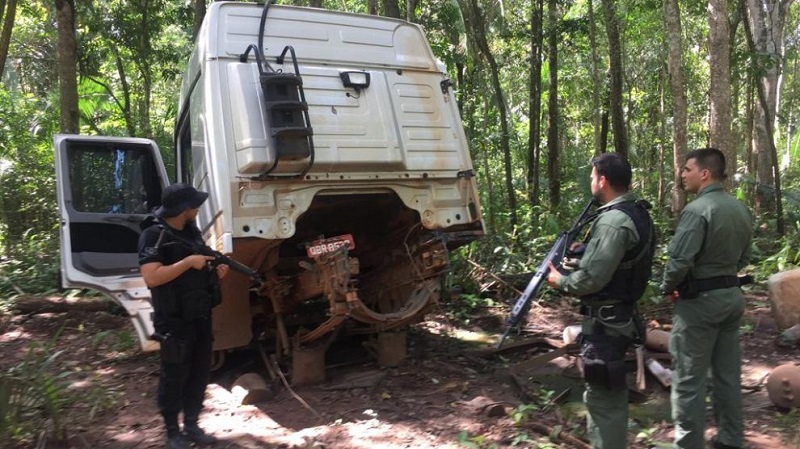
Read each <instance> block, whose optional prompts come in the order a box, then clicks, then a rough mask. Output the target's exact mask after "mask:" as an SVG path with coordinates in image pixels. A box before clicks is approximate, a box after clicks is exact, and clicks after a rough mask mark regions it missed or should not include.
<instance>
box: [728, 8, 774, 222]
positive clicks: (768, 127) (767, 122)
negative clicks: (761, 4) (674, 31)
mask: <svg viewBox="0 0 800 449" xmlns="http://www.w3.org/2000/svg"><path fill="white" fill-rule="evenodd" d="M744 2H745V0H739V11H741V12H742V13H744V12H745V11H747V9H746V8H745V5H744ZM751 12H752V11H751ZM743 19H744V20H743V23H744V31H745V37H746V38H747V44H748V47H749V48H750V52H751V54H752V59H753V63H754V67H753V69H754V72H755V73H756V74H758V73H764V72H765V71H766V70H767V68H765V67H763V66H762V65H761V62H760V59H761V58H758V57H757V55H758V44H757V43H756V41H755V37H754V35H753V28H752V27H751V23H750V21H749V20H748V19H747V18H743ZM765 78H766V77H765ZM767 84H768V83H767V82H758V81H757V82H756V94H757V96H758V101H757V102H756V105H758V106H760V107H761V110H762V114H761V118H762V120H761V121H760V123H759V120H758V109H755V111H756V112H755V114H754V117H755V122H754V133H753V134H758V132H756V131H755V130H756V129H758V127H759V126H763V128H764V137H765V140H766V146H767V148H766V150H764V151H766V152H767V153H769V157H770V158H771V160H772V161H771V162H772V163H771V164H769V167H768V169H764V171H765V172H768V175H770V176H772V179H773V182H774V186H775V187H774V189H772V190H773V196H772V199H774V204H775V212H776V216H777V217H776V218H777V224H776V227H777V231H778V234H781V235H783V231H784V229H783V204H782V203H783V202H782V200H781V197H782V193H781V178H780V171H779V170H778V164H777V161H778V151H777V148H776V145H775V139H774V134H773V129H774V128H773V126H774V123H775V122H774V119H773V117H772V116H771V114H770V111H771V110H772V109H771V107H770V104H769V93H768V91H767ZM753 146H754V150H753V151H754V152H755V151H756V150H755V147H757V146H758V144H757V143H756V144H754V145H753ZM762 150H763V149H762ZM758 163H759V168H758V173H759V174H760V173H761V171H762V167H761V164H760V161H759V162H758ZM757 181H759V184H761V185H763V184H764V182H763V181H762V180H760V179H759V178H757ZM762 190H763V189H757V190H756V191H757V192H759V191H762ZM763 197H764V198H769V196H767V195H763ZM757 204H758V203H757Z"/></svg>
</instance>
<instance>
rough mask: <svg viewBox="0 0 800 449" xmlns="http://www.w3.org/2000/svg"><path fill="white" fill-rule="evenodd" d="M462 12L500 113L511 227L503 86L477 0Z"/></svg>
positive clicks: (513, 214)
mask: <svg viewBox="0 0 800 449" xmlns="http://www.w3.org/2000/svg"><path fill="white" fill-rule="evenodd" d="M462 11H463V12H464V24H465V26H466V28H467V29H468V30H472V38H473V39H474V41H475V44H476V46H477V47H478V50H479V51H480V52H481V54H482V56H483V58H484V59H485V60H486V62H487V63H488V64H489V71H490V73H491V76H492V78H491V79H492V88H493V90H494V99H495V104H496V106H497V110H498V112H499V113H500V146H501V148H502V151H503V166H504V167H505V178H506V191H507V192H508V209H509V224H510V225H511V227H512V228H513V227H514V226H516V224H517V198H516V195H515V194H514V172H513V169H512V165H511V141H510V138H509V133H510V131H509V129H508V111H507V107H506V100H505V95H503V86H502V83H501V82H500V66H499V65H498V64H497V60H496V59H495V57H494V54H493V53H492V50H491V47H490V46H489V40H488V38H487V36H486V29H485V24H484V21H483V18H484V15H483V12H482V11H481V8H480V6H479V5H478V1H477V0H466V1H464V2H463V4H462Z"/></svg>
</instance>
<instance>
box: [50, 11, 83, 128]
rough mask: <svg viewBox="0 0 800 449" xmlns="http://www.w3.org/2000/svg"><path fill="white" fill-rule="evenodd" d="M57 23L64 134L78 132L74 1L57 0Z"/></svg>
mask: <svg viewBox="0 0 800 449" xmlns="http://www.w3.org/2000/svg"><path fill="white" fill-rule="evenodd" d="M56 21H57V23H58V84H59V103H60V104H61V113H60V119H59V130H60V132H62V133H64V134H78V133H79V131H80V126H79V125H80V115H79V111H78V58H77V52H76V48H77V47H76V43H75V3H74V1H73V0H56Z"/></svg>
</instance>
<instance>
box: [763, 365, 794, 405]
mask: <svg viewBox="0 0 800 449" xmlns="http://www.w3.org/2000/svg"><path fill="white" fill-rule="evenodd" d="M767 392H768V393H769V400H770V401H772V403H773V404H775V405H777V406H778V407H780V408H784V409H790V408H792V407H800V366H796V365H794V364H792V363H787V364H785V365H781V366H779V367H777V368H775V369H774V370H772V372H771V373H770V374H769V378H768V379H767Z"/></svg>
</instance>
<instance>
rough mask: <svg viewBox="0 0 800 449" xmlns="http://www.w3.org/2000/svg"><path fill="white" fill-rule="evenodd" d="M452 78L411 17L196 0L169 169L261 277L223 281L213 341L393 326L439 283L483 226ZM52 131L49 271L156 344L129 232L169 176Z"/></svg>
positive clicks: (110, 142)
mask: <svg viewBox="0 0 800 449" xmlns="http://www.w3.org/2000/svg"><path fill="white" fill-rule="evenodd" d="M451 84H452V83H451V82H450V80H449V78H448V77H447V75H446V74H445V73H443V70H442V67H441V63H439V62H438V61H437V59H436V58H435V56H434V55H433V54H432V52H431V50H430V47H429V45H428V43H427V40H426V38H425V35H424V33H423V31H422V29H421V28H420V27H419V26H417V25H415V24H412V23H408V22H405V21H401V20H396V19H391V18H385V17H377V16H367V15H358V14H350V13H342V12H335V11H327V10H321V9H313V8H300V7H291V6H274V5H273V6H271V5H265V6H261V5H256V4H252V3H243V2H214V3H212V4H211V5H210V6H209V9H208V12H207V14H206V17H205V21H204V23H203V25H202V27H201V30H200V32H199V35H198V36H197V39H196V46H195V49H194V51H193V53H192V56H191V58H190V60H189V61H188V67H187V69H186V73H185V76H184V80H183V87H182V89H181V93H180V100H179V115H178V118H177V123H176V130H175V148H176V150H175V151H176V154H175V156H176V174H175V176H174V177H173V179H174V180H177V181H180V182H186V183H189V184H191V185H193V186H195V187H196V188H197V189H198V190H202V191H206V192H209V194H210V196H209V200H208V201H206V202H205V203H204V204H203V206H202V209H201V212H200V215H199V218H198V224H199V226H200V229H201V230H202V231H203V234H204V237H205V239H206V242H207V244H208V245H209V246H211V247H212V248H214V249H216V250H218V251H220V252H222V253H225V254H228V255H230V256H231V257H232V258H233V259H236V260H237V261H239V262H242V263H244V264H245V265H248V266H249V267H252V268H253V269H254V270H256V271H258V272H259V273H260V274H261V276H262V279H263V282H260V283H259V284H258V285H254V283H253V282H251V280H249V279H247V278H246V277H244V276H242V275H239V274H236V273H234V274H232V275H229V276H227V277H226V278H225V279H224V280H223V282H222V289H223V301H222V304H221V305H220V306H218V307H217V308H216V309H214V317H213V323H214V324H213V326H214V349H215V350H216V351H224V350H228V349H235V348H240V347H245V346H247V345H249V344H251V342H253V341H254V340H255V339H270V340H275V341H277V342H278V343H277V344H278V346H279V348H281V350H283V351H289V350H290V349H291V348H292V347H297V346H302V345H307V344H311V343H313V342H315V341H318V340H320V339H321V338H322V337H323V336H325V335H329V334H331V332H332V331H334V330H337V329H340V330H345V331H346V332H351V333H366V334H369V333H376V332H385V331H388V330H391V329H399V328H402V327H403V326H406V325H408V324H410V323H413V322H415V321H418V320H419V319H421V317H422V316H423V315H424V313H425V312H426V311H427V310H428V309H429V307H430V306H431V305H433V304H434V303H435V302H436V301H437V300H438V297H439V290H440V284H441V280H442V279H443V277H444V276H445V275H446V273H447V272H448V269H449V261H448V251H449V250H451V249H453V248H456V247H458V246H460V245H463V244H465V243H468V242H470V241H472V240H473V239H475V238H478V237H480V236H482V235H483V234H484V228H483V223H482V220H481V215H480V204H479V200H478V193H477V188H476V183H475V178H474V174H473V167H472V162H471V159H470V154H469V149H468V146H467V142H466V138H465V135H464V131H463V128H462V125H461V119H460V117H459V113H458V109H457V106H456V102H455V99H454V96H453V92H452V89H451ZM54 142H55V147H56V155H57V157H56V164H57V178H58V184H57V185H58V205H59V214H60V218H61V239H62V246H61V252H62V255H61V270H62V279H63V284H64V286H65V287H91V288H95V289H98V290H100V291H103V292H105V293H107V294H109V295H111V296H112V297H113V298H114V299H115V300H117V301H118V302H119V303H120V304H122V306H123V307H125V309H126V310H127V311H128V313H129V314H130V316H131V319H132V320H133V322H134V325H135V327H136V330H137V333H138V336H139V339H140V340H141V342H142V347H143V349H144V350H154V349H157V348H158V344H157V343H155V342H152V341H150V340H149V339H148V336H149V335H150V334H151V332H152V323H151V322H150V311H151V306H150V297H149V296H150V294H149V290H148V289H147V288H146V287H145V285H144V283H143V281H142V279H141V276H140V275H139V272H138V263H137V239H138V235H139V232H140V231H139V227H138V226H139V223H140V222H141V221H142V220H143V219H144V218H146V217H147V216H148V214H150V213H151V211H152V210H153V209H154V208H155V207H157V206H158V205H159V204H160V201H161V191H162V189H163V188H164V187H165V186H166V185H168V183H169V181H168V177H167V172H166V170H165V168H164V165H163V163H162V159H161V156H160V153H159V149H158V147H157V145H156V144H155V143H154V142H152V141H149V140H146V139H137V138H117V137H86V136H77V135H58V136H56V137H55V139H54Z"/></svg>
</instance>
